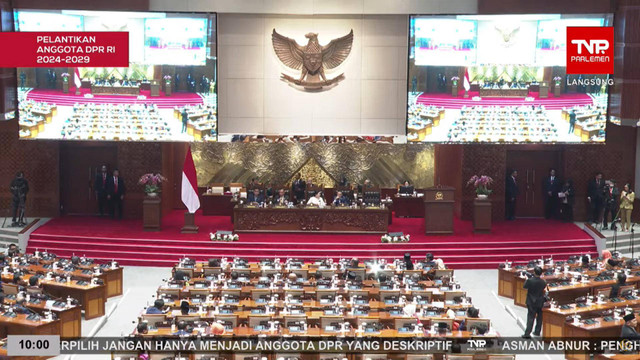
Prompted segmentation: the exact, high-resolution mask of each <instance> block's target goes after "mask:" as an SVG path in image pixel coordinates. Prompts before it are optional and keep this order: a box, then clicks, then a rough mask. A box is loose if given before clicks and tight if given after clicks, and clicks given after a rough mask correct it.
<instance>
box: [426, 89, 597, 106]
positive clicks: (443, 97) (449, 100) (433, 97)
mask: <svg viewBox="0 0 640 360" xmlns="http://www.w3.org/2000/svg"><path fill="white" fill-rule="evenodd" d="M531 94H532V95H533V98H534V100H533V101H525V100H524V98H496V97H483V98H482V100H480V101H474V100H473V99H472V98H473V97H474V96H477V95H478V93H477V92H469V97H467V98H465V97H464V96H463V95H464V92H461V93H460V94H459V96H458V97H454V96H451V94H426V93H425V94H421V95H420V96H418V100H417V103H418V104H425V105H434V106H444V108H445V109H460V108H461V107H462V106H463V105H466V106H478V105H481V106H520V105H529V106H531V105H535V106H538V105H544V107H545V108H546V109H547V110H561V109H562V108H563V107H570V106H574V105H582V106H584V105H591V104H593V99H592V98H591V97H590V96H589V95H587V94H563V95H562V96H560V97H558V98H556V97H553V94H549V97H548V98H546V99H541V98H539V97H537V93H531Z"/></svg>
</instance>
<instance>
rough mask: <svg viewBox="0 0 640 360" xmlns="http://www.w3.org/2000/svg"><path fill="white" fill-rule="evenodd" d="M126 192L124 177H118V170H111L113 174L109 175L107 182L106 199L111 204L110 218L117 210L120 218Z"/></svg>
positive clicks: (113, 216)
mask: <svg viewBox="0 0 640 360" xmlns="http://www.w3.org/2000/svg"><path fill="white" fill-rule="evenodd" d="M126 192H127V188H126V187H125V185H124V179H123V178H122V177H120V171H118V169H115V170H113V176H109V181H108V182H107V199H108V200H109V202H110V205H111V217H112V218H115V216H116V210H117V211H118V218H120V219H122V202H123V201H124V194H125V193H126Z"/></svg>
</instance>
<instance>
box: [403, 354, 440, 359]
mask: <svg viewBox="0 0 640 360" xmlns="http://www.w3.org/2000/svg"><path fill="white" fill-rule="evenodd" d="M405 360H433V354H407V356H406V358H405Z"/></svg>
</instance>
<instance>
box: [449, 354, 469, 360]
mask: <svg viewBox="0 0 640 360" xmlns="http://www.w3.org/2000/svg"><path fill="white" fill-rule="evenodd" d="M446 360H473V355H459V354H447V356H446Z"/></svg>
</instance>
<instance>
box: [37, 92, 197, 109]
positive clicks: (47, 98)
mask: <svg viewBox="0 0 640 360" xmlns="http://www.w3.org/2000/svg"><path fill="white" fill-rule="evenodd" d="M89 93H91V90H90V89H80V95H76V94H75V88H74V89H70V90H69V93H68V94H65V93H63V92H62V91H60V90H47V89H32V90H29V91H28V92H27V94H26V97H27V99H28V100H33V101H43V102H47V103H50V104H56V105H59V106H73V105H74V104H76V103H80V104H86V103H95V104H155V105H156V106H158V108H160V109H167V108H173V107H174V106H184V105H194V104H195V105H197V104H202V103H204V99H203V98H202V96H200V95H198V94H195V93H187V92H174V93H172V94H171V96H165V95H164V93H163V92H160V96H150V95H151V94H150V91H149V90H140V95H144V96H146V99H143V100H141V99H138V97H137V96H135V95H94V97H93V98H86V97H84V95H85V94H89Z"/></svg>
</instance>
